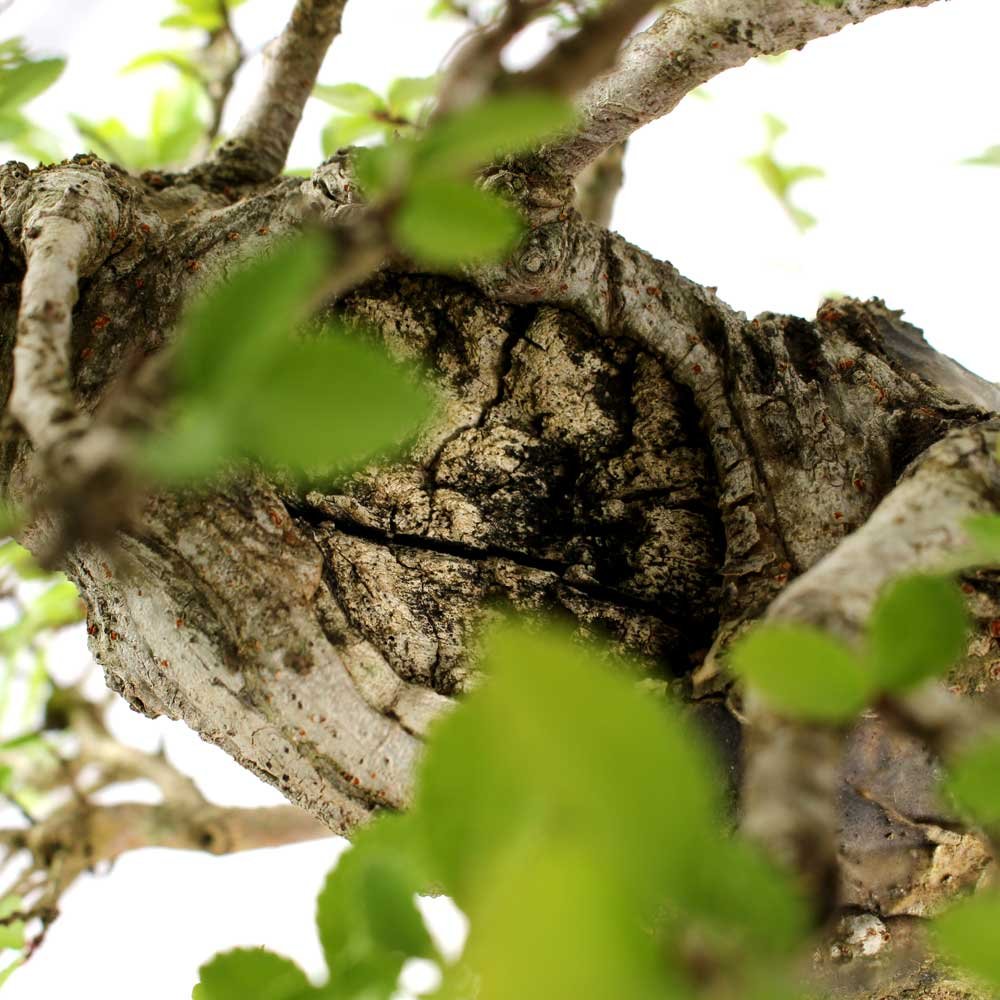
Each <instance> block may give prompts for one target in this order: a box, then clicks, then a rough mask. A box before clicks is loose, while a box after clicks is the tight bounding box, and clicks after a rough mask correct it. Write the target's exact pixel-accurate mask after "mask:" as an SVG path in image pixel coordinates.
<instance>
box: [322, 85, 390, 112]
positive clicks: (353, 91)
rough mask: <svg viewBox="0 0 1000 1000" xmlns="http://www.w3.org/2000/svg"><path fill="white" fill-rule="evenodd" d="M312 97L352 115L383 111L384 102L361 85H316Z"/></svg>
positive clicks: (372, 91)
mask: <svg viewBox="0 0 1000 1000" xmlns="http://www.w3.org/2000/svg"><path fill="white" fill-rule="evenodd" d="M313 97H318V98H319V99H320V100H321V101H324V102H325V103H327V104H329V105H330V106H331V107H334V108H337V109H338V110H339V111H347V112H348V113H350V114H352V115H370V114H371V113H372V112H373V111H384V110H385V108H386V105H385V101H383V100H382V98H381V97H379V95H378V94H376V93H375V91H374V90H372V89H371V87H366V86H364V84H361V83H337V84H334V85H332V86H329V85H326V84H322V83H318V84H316V86H315V87H314V88H313Z"/></svg>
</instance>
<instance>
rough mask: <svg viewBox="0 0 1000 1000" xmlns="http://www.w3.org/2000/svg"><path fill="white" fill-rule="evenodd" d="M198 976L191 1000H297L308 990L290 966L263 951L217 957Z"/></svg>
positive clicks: (246, 950) (244, 950) (302, 976)
mask: <svg viewBox="0 0 1000 1000" xmlns="http://www.w3.org/2000/svg"><path fill="white" fill-rule="evenodd" d="M198 973H199V977H200V980H199V982H198V985H197V986H196V987H195V988H194V992H193V993H192V997H194V998H195V1000H297V998H298V997H299V996H300V994H303V993H306V992H307V991H308V990H309V980H308V979H306V976H305V973H304V972H303V971H302V970H301V969H300V968H299V967H298V966H297V965H296V964H295V963H294V962H292V961H290V960H289V959H287V958H282V957H281V956H280V955H275V954H274V953H273V952H270V951H265V950H264V949H263V948H240V949H237V950H235V951H229V952H226V953H224V954H222V955H217V956H216V957H215V958H213V959H212V961H211V962H208V963H207V964H206V965H203V966H202V967H201V968H200V969H199V970H198Z"/></svg>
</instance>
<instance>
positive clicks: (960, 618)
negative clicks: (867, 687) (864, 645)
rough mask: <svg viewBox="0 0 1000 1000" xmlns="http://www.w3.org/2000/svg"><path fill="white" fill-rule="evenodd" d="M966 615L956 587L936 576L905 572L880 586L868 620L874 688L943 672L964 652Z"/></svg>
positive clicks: (906, 684)
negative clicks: (904, 574) (909, 574)
mask: <svg viewBox="0 0 1000 1000" xmlns="http://www.w3.org/2000/svg"><path fill="white" fill-rule="evenodd" d="M967 637H968V617H967V615H966V611H965V602H964V601H963V600H962V595H961V594H960V593H959V590H958V588H957V587H956V586H955V585H954V584H953V583H952V582H951V581H950V580H946V579H944V578H943V577H939V576H908V577H903V578H902V579H899V580H895V581H894V582H892V583H891V584H889V586H887V587H886V588H885V590H883V591H882V593H881V594H880V595H879V598H878V600H877V601H876V602H875V607H874V609H873V611H872V614H871V618H870V619H869V622H868V646H869V663H870V665H871V669H872V674H873V677H874V679H875V682H876V684H877V685H878V687H879V688H880V689H882V690H884V691H905V690H907V689H908V688H911V687H913V686H914V685H916V684H919V683H921V682H922V681H925V680H927V679H928V678H930V677H937V676H939V675H940V674H942V673H944V671H946V670H947V669H948V668H949V667H951V666H954V664H955V662H956V661H957V660H958V659H959V657H961V656H962V654H963V653H964V652H965V646H966V640H967Z"/></svg>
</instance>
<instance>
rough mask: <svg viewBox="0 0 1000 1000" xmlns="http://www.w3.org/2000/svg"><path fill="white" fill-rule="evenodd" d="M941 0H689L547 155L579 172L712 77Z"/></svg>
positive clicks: (604, 85) (640, 41) (606, 81)
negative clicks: (836, 2) (829, 1)
mask: <svg viewBox="0 0 1000 1000" xmlns="http://www.w3.org/2000/svg"><path fill="white" fill-rule="evenodd" d="M933 2H934V0H846V2H845V3H844V4H843V5H841V6H838V7H833V6H830V5H826V4H824V5H820V4H817V3H813V2H811V0H682V2H681V3H677V4H675V5H673V6H671V7H669V8H668V9H667V10H666V11H665V12H664V13H663V14H662V15H661V16H660V17H659V18H658V19H657V21H656V22H655V23H654V24H653V25H652V27H650V28H649V30H647V31H644V32H642V33H641V34H639V35H636V36H635V37H634V38H633V39H632V40H631V41H630V42H629V43H628V45H627V46H626V47H625V50H624V51H623V53H622V55H621V57H620V59H619V60H618V65H617V67H616V68H615V69H614V70H613V71H612V72H611V73H609V74H607V75H606V76H603V77H600V78H599V79H597V80H595V81H594V82H593V83H592V84H591V85H590V86H589V87H588V88H587V89H586V90H585V91H584V92H583V93H582V94H581V95H580V98H579V102H578V103H579V110H580V116H581V122H580V127H579V129H578V130H577V131H576V133H574V134H573V135H571V136H569V137H568V138H566V139H562V140H559V141H556V142H554V143H552V144H550V145H549V146H548V147H547V149H546V150H545V153H544V155H545V159H546V160H547V162H548V163H549V164H550V166H551V167H552V168H553V170H555V171H556V172H562V173H568V174H571V175H575V174H577V173H579V172H580V170H582V169H583V168H584V167H585V166H586V165H587V164H588V163H590V162H591V161H592V160H595V159H596V158H597V157H598V156H600V154H601V153H602V152H603V151H604V150H605V149H607V148H608V147H609V146H613V145H614V144H615V143H616V142H621V141H622V140H623V139H626V138H628V136H630V135H631V134H632V133H633V132H635V131H636V129H638V128H641V127H642V126H643V125H645V124H647V123H648V122H651V121H653V120H655V119H656V118H661V117H663V115H665V114H668V113H669V112H670V111H672V110H673V109H674V108H675V107H676V106H677V104H678V103H679V102H680V100H681V98H682V97H684V96H685V95H686V94H688V93H690V92H691V91H692V90H694V88H695V87H697V86H700V85H701V84H703V83H705V82H706V81H707V80H710V79H712V77H714V76H718V75H719V73H722V72H723V71H725V70H727V69H732V68H733V67H734V66H741V65H743V63H745V62H747V61H748V60H750V59H753V58H754V56H761V55H775V54H777V53H779V52H786V51H788V50H789V49H794V48H798V47H800V46H802V45H803V44H805V43H806V42H808V41H810V40H812V39H814V38H820V37H822V36H824V35H831V34H833V33H834V32H836V31H839V30H840V29H841V28H843V27H845V26H846V25H849V24H856V23H858V22H859V21H864V20H866V19H867V18H869V17H872V16H873V15H875V14H881V13H882V12H883V11H888V10H897V9H899V8H902V7H922V6H927V5H928V4H930V3H933Z"/></svg>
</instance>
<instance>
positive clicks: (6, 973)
mask: <svg viewBox="0 0 1000 1000" xmlns="http://www.w3.org/2000/svg"><path fill="white" fill-rule="evenodd" d="M24 962H25V959H24V958H23V957H22V958H18V959H15V960H14V961H13V962H11V963H10V965H8V966H7V968H5V969H3V970H2V971H0V986H3V984H4V983H6V982H7V980H8V979H10V977H11V975H12V974H13V973H15V972H16V971H17V970H18V969H19V968H21V966H22V965H24Z"/></svg>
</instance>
